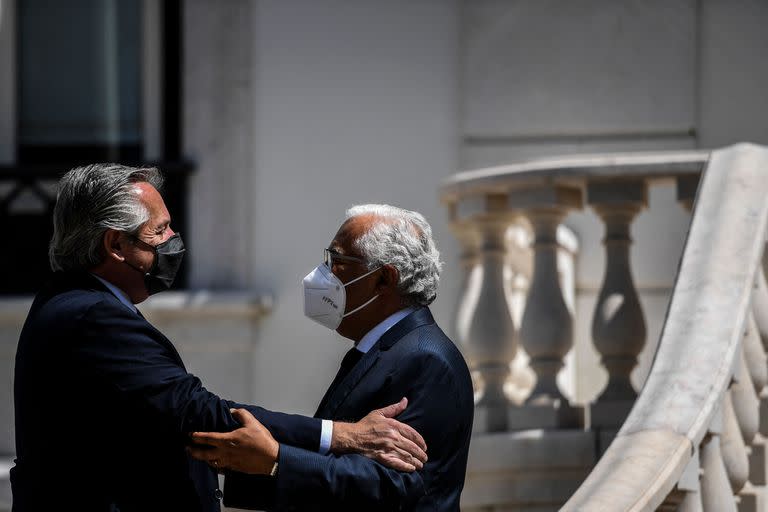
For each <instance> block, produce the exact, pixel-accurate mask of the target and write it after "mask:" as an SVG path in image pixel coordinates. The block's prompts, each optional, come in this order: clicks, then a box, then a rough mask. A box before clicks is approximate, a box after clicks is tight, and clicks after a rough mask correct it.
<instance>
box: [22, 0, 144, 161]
mask: <svg viewBox="0 0 768 512" xmlns="http://www.w3.org/2000/svg"><path fill="white" fill-rule="evenodd" d="M140 34H141V12H140V2H139V0H67V1H66V2H62V1H61V0H24V1H22V2H19V38H20V39H19V42H20V45H19V48H20V53H19V57H20V59H19V62H20V70H19V79H20V84H19V85H20V87H19V91H20V109H19V134H18V136H19V145H20V146H22V148H23V147H24V146H31V147H44V146H81V147H82V146H85V147H87V146H90V147H99V146H103V147H120V146H123V147H126V146H134V147H135V146H139V145H140V144H141V107H140V83H141V72H140V71H141V64H140V50H141V44H140V42H141V39H140Z"/></svg>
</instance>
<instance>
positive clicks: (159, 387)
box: [71, 301, 320, 450]
mask: <svg viewBox="0 0 768 512" xmlns="http://www.w3.org/2000/svg"><path fill="white" fill-rule="evenodd" d="M81 322H82V324H81V325H82V328H83V330H82V332H83V336H82V338H81V339H80V340H79V341H78V343H77V344H76V346H74V347H72V349H73V350H72V351H71V354H72V357H73V358H74V359H75V362H76V363H77V365H76V366H75V367H77V368H84V369H87V370H86V371H90V372H92V374H93V377H94V380H95V382H98V383H100V384H102V385H104V386H108V387H110V388H112V389H113V390H114V391H115V393H116V395H117V396H119V399H120V400H121V401H122V403H125V404H127V406H128V407H129V408H132V409H133V410H134V412H141V413H142V414H148V416H149V417H150V418H153V420H154V421H156V425H157V427H158V428H159V429H162V430H163V431H166V432H170V433H173V434H178V435H180V436H184V435H185V434H186V433H188V432H194V431H201V432H208V431H218V432H225V431H230V430H233V429H236V428H238V427H239V424H238V422H237V421H236V420H235V419H234V418H233V417H232V415H231V414H230V412H229V409H230V407H232V406H239V405H238V404H234V403H233V402H230V401H227V400H223V399H221V398H219V397H218V396H216V395H215V394H213V393H211V392H210V391H208V390H206V389H205V388H204V387H203V385H202V383H201V382H200V379H198V378H197V377H195V376H194V375H192V374H190V373H188V372H187V371H186V370H185V369H184V367H183V366H182V365H181V364H180V362H179V361H178V360H177V359H176V357H175V356H176V354H175V353H174V350H175V349H173V348H172V345H170V342H168V341H167V340H166V339H164V337H162V335H160V334H159V333H158V332H157V331H156V330H155V329H154V328H152V327H151V326H150V325H149V324H148V323H147V322H146V321H145V320H143V319H141V318H140V317H138V316H137V315H135V314H134V313H133V312H131V311H129V310H128V309H126V308H124V307H123V306H121V305H113V304H110V303H108V302H105V301H102V302H99V303H97V304H94V305H93V306H91V307H90V308H89V309H88V311H87V312H86V313H85V314H84V316H83V318H82V320H81ZM247 408H248V409H249V410H250V411H251V412H252V413H253V414H254V416H256V417H257V418H258V419H259V421H261V422H262V423H264V425H265V426H266V427H267V428H268V429H269V430H270V432H272V434H273V435H274V436H275V438H276V439H277V440H278V441H280V442H290V443H292V444H295V445H296V446H301V447H303V448H306V449H309V450H312V449H314V450H317V447H318V446H319V439H320V420H317V419H314V418H307V417H304V416H298V415H289V414H282V413H275V412H271V411H267V410H266V409H263V408H261V407H253V406H247ZM129 413H130V411H129Z"/></svg>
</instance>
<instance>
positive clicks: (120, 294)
mask: <svg viewBox="0 0 768 512" xmlns="http://www.w3.org/2000/svg"><path fill="white" fill-rule="evenodd" d="M91 275H92V276H93V277H95V278H96V279H98V280H99V281H101V284H103V285H104V286H106V287H107V289H108V290H109V291H110V292H112V295H114V296H115V297H117V299H118V300H119V301H120V302H122V303H123V304H125V306H126V307H127V308H128V309H130V310H131V311H133V312H134V313H138V311H139V310H138V309H137V308H136V306H135V305H134V304H133V302H131V299H129V298H128V295H126V293H125V292H124V291H123V290H121V289H120V288H118V287H117V286H115V285H113V284H112V283H110V282H109V281H107V280H105V279H102V278H101V277H99V276H97V275H96V274H91Z"/></svg>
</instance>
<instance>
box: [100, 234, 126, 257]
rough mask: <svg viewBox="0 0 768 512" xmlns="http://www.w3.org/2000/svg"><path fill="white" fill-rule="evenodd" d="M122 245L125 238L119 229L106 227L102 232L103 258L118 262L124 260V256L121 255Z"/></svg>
mask: <svg viewBox="0 0 768 512" xmlns="http://www.w3.org/2000/svg"><path fill="white" fill-rule="evenodd" d="M124 245H125V240H124V239H123V236H122V233H121V232H120V231H117V230H115V229H108V230H106V231H105V232H104V239H103V241H102V249H104V257H105V259H111V260H114V261H119V262H122V261H125V256H123V249H124Z"/></svg>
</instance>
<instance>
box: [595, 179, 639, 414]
mask: <svg viewBox="0 0 768 512" xmlns="http://www.w3.org/2000/svg"><path fill="white" fill-rule="evenodd" d="M587 200H588V202H589V204H590V206H592V208H593V209H594V210H595V211H596V212H597V214H598V215H599V216H600V218H601V219H602V220H603V222H604V223H605V238H604V244H605V254H606V262H605V276H604V279H603V284H602V287H601V289H600V294H599V296H598V299H597V305H596V307H595V312H594V316H593V318H592V337H593V340H594V344H595V348H596V349H597V351H598V352H599V353H600V355H601V360H602V363H603V365H604V366H605V369H606V370H607V371H608V384H607V386H606V387H605V389H604V390H603V392H602V393H601V394H600V396H599V397H598V398H597V400H596V402H595V403H594V404H592V407H591V415H592V426H593V427H602V428H617V427H619V426H621V424H622V423H623V422H624V420H625V419H626V417H627V415H628V414H629V411H630V409H631V408H632V405H633V404H634V401H635V399H636V398H637V393H636V392H635V390H634V388H633V387H632V383H631V381H630V374H631V372H632V370H633V369H634V367H635V366H636V365H637V357H638V355H640V352H641V351H642V349H643V346H644V345H645V337H646V328H645V318H644V316H643V310H642V306H641V305H640V299H639V297H638V295H637V290H636V289H635V284H634V281H633V280H632V271H631V268H630V262H629V249H630V245H631V244H632V239H631V238H630V226H631V224H632V221H633V219H634V218H635V216H636V215H637V214H638V213H639V212H640V210H642V209H643V208H644V207H645V206H646V205H647V185H646V183H645V182H644V181H641V180H637V181H634V180H633V181H621V182H610V183H590V184H589V185H588V187H587Z"/></svg>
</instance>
